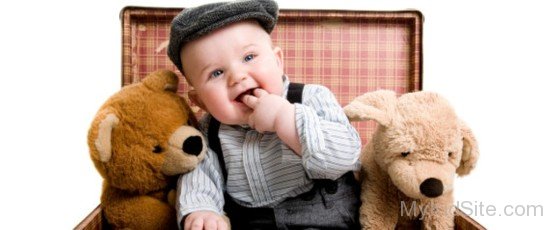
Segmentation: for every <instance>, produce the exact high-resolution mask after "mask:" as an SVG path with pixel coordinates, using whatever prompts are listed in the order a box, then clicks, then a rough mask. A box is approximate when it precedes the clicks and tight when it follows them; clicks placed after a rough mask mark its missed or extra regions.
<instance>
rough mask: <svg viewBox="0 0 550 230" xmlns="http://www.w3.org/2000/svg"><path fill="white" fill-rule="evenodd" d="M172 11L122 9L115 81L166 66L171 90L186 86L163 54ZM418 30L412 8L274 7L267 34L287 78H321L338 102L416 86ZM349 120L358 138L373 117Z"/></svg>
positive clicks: (132, 79)
mask: <svg viewBox="0 0 550 230" xmlns="http://www.w3.org/2000/svg"><path fill="white" fill-rule="evenodd" d="M180 11H181V9H177V8H139V7H129V8H125V9H123V11H122V14H121V17H122V23H123V47H122V48H123V57H122V61H123V66H122V67H123V71H122V85H128V84H132V83H135V82H139V81H141V80H142V79H143V78H144V77H145V76H146V75H147V73H150V72H152V71H155V70H158V69H170V70H173V71H174V72H176V73H177V74H178V75H179V76H180V86H179V89H178V94H180V95H181V96H183V97H186V98H187V95H186V92H187V89H188V86H187V84H186V82H185V80H184V79H183V77H182V76H181V75H180V73H179V71H178V70H177V68H176V67H175V66H174V65H173V64H172V63H171V62H170V60H169V58H168V56H167V55H166V46H167V45H168V38H169V28H170V22H171V20H172V18H173V17H174V16H175V15H177V13H179V12H180ZM421 31H422V16H421V15H420V13H419V12H417V11H396V12H390V11H320V10H311V11H310V10H299V11H297V10H281V11H280V14H279V21H278V23H277V26H276V27H275V30H274V31H273V32H272V34H271V37H272V38H273V42H274V43H275V44H276V45H278V46H280V47H281V49H282V50H283V59H284V65H285V72H286V74H287V75H288V76H289V78H290V80H291V81H292V82H302V83H306V84H312V83H313V84H322V85H324V86H326V87H328V88H329V89H331V91H332V92H333V93H334V94H335V95H336V97H337V99H338V101H339V102H340V104H341V105H346V104H348V103H349V102H350V101H351V100H352V99H353V98H355V97H357V96H359V95H361V94H363V93H365V92H368V91H373V90H376V89H390V90H394V91H396V92H397V93H398V94H402V93H406V92H412V91H418V90H421V86H422V83H421V74H422V69H421V65H422V63H421V61H422V60H421V59H422V54H421V48H422V47H421V39H422V37H421ZM194 110H195V111H198V108H197V107H194ZM201 114H202V112H200V111H199V112H198V115H201ZM353 125H354V126H355V127H356V128H357V131H358V132H359V134H360V135H361V139H362V144H366V140H367V138H368V137H370V136H371V134H372V133H373V132H374V128H375V124H374V122H370V121H369V122H355V123H354V124H353Z"/></svg>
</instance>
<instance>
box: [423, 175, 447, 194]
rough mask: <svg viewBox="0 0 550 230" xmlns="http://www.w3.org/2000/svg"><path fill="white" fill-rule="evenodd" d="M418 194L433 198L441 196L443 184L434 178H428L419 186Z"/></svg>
mask: <svg viewBox="0 0 550 230" xmlns="http://www.w3.org/2000/svg"><path fill="white" fill-rule="evenodd" d="M420 192H421V193H422V194H424V195H425V196H427V197H430V198H435V197H438V196H440V195H441V194H443V183H442V182H441V180H439V179H436V178H433V177H432V178H428V179H426V180H424V181H423V182H422V183H421V184H420Z"/></svg>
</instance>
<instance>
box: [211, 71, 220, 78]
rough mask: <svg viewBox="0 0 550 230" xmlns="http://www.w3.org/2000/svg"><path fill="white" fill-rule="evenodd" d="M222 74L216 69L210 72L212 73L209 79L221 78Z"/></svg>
mask: <svg viewBox="0 0 550 230" xmlns="http://www.w3.org/2000/svg"><path fill="white" fill-rule="evenodd" d="M222 74H223V70H219V69H217V70H214V71H212V73H211V74H210V77H211V78H217V77H219V76H221V75H222Z"/></svg>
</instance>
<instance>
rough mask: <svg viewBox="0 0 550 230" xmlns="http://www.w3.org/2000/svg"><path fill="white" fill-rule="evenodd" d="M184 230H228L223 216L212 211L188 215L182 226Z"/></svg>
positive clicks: (227, 223)
mask: <svg viewBox="0 0 550 230" xmlns="http://www.w3.org/2000/svg"><path fill="white" fill-rule="evenodd" d="M183 229H184V230H203V229H204V230H228V229H229V222H228V221H227V220H226V218H224V217H223V216H221V215H219V214H217V213H215V212H212V211H196V212H192V213H190V214H189V215H188V216H187V217H186V218H185V222H184V226H183Z"/></svg>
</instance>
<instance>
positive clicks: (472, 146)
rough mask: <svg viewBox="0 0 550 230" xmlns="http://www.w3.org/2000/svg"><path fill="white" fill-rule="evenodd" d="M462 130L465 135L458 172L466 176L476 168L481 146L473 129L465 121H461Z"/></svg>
mask: <svg viewBox="0 0 550 230" xmlns="http://www.w3.org/2000/svg"><path fill="white" fill-rule="evenodd" d="M460 130H461V132H462V136H463V139H462V141H463V147H462V158H461V159H460V165H459V166H458V168H457V169H456V173H457V174H458V175H459V176H465V175H468V174H469V173H470V171H472V169H474V168H475V166H476V163H477V159H478V158H479V148H478V145H477V141H476V138H475V136H474V134H473V133H472V130H471V129H470V128H469V127H468V126H467V125H466V124H465V123H464V122H463V121H460Z"/></svg>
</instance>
